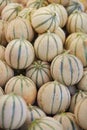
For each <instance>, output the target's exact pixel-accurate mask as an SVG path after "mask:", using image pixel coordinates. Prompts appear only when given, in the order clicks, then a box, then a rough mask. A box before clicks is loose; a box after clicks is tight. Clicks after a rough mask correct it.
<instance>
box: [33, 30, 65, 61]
mask: <svg viewBox="0 0 87 130" xmlns="http://www.w3.org/2000/svg"><path fill="white" fill-rule="evenodd" d="M34 49H35V54H36V56H37V57H38V58H39V59H40V60H43V61H52V60H53V58H54V57H55V56H57V55H59V54H61V53H62V52H63V43H62V41H61V39H60V37H59V36H58V35H56V34H55V33H50V32H47V33H44V34H41V35H40V36H39V37H38V38H37V39H36V40H35V43H34ZM43 50H44V51H43Z"/></svg>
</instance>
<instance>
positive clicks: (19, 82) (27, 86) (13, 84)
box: [5, 75, 37, 104]
mask: <svg viewBox="0 0 87 130" xmlns="http://www.w3.org/2000/svg"><path fill="white" fill-rule="evenodd" d="M12 92H13V93H15V94H17V95H20V96H21V97H22V98H24V100H25V101H26V103H27V104H33V103H34V102H35V99H36V94H37V90H36V85H35V84H34V82H33V81H32V80H31V79H29V78H28V77H26V76H23V75H19V76H15V77H13V78H11V79H10V80H9V81H8V82H7V83H6V85H5V93H6V94H9V93H12Z"/></svg>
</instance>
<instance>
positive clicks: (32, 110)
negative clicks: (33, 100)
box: [26, 105, 46, 124]
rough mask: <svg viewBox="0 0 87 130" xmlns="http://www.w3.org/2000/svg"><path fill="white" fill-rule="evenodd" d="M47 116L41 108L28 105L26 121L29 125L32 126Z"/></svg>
mask: <svg viewBox="0 0 87 130" xmlns="http://www.w3.org/2000/svg"><path fill="white" fill-rule="evenodd" d="M31 115H32V116H31ZM45 116H46V114H45V113H44V112H43V111H42V110H41V109H40V108H39V107H37V106H32V105H28V111H27V119H26V122H27V123H28V124H30V123H31V122H32V121H34V120H35V119H40V118H42V117H45ZM32 117H33V118H32Z"/></svg>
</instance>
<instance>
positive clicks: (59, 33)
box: [54, 27, 66, 44]
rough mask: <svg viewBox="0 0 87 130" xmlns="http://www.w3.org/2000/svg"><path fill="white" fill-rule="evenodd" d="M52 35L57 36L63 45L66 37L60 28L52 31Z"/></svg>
mask: <svg viewBox="0 0 87 130" xmlns="http://www.w3.org/2000/svg"><path fill="white" fill-rule="evenodd" d="M54 33H55V34H57V35H58V36H59V37H60V38H61V40H62V43H63V44H64V43H65V39H66V35H65V32H64V31H63V29H62V28H60V27H57V28H56V29H55V30H54Z"/></svg>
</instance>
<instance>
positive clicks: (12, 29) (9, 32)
mask: <svg viewBox="0 0 87 130" xmlns="http://www.w3.org/2000/svg"><path fill="white" fill-rule="evenodd" d="M5 36H6V39H7V41H8V42H10V41H12V40H14V39H17V38H20V37H23V38H25V39H26V40H29V41H32V40H33V38H34V31H33V29H32V26H31V24H30V22H29V21H28V20H27V19H23V18H20V17H17V18H16V19H14V20H12V21H10V22H9V23H8V26H7V29H6V31H5Z"/></svg>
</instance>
